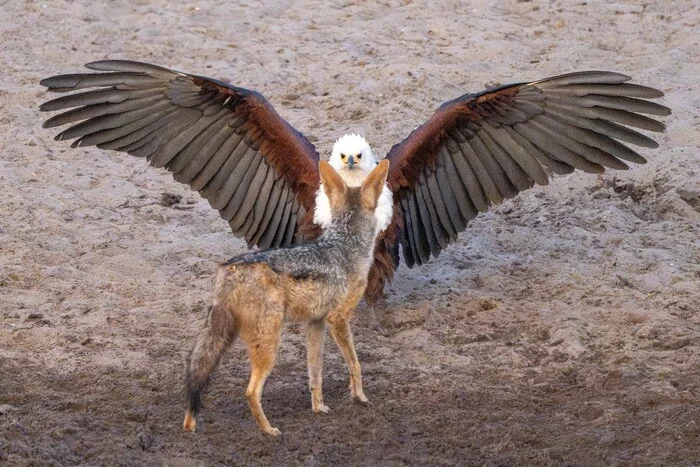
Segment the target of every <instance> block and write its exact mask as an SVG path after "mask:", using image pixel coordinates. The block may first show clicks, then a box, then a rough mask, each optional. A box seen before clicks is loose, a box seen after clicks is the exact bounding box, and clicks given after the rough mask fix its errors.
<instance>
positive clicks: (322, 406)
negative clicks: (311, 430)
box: [311, 404, 331, 413]
mask: <svg viewBox="0 0 700 467" xmlns="http://www.w3.org/2000/svg"><path fill="white" fill-rule="evenodd" d="M311 410H313V411H314V412H315V413H319V412H320V413H328V412H330V411H331V409H330V408H329V407H328V406H327V405H325V404H320V405H317V406H316V407H314V408H312V409H311Z"/></svg>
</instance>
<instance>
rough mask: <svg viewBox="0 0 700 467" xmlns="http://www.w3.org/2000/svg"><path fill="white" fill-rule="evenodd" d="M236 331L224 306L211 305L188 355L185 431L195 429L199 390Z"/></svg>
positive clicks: (199, 400)
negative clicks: (204, 322) (202, 327)
mask: <svg viewBox="0 0 700 467" xmlns="http://www.w3.org/2000/svg"><path fill="white" fill-rule="evenodd" d="M237 331H238V329H237V327H236V322H235V319H234V318H233V315H232V314H231V311H230V310H229V309H228V308H227V307H226V306H224V305H223V304H221V303H218V304H216V305H214V306H213V307H211V308H210V310H209V316H208V317H207V321H206V324H205V326H204V329H202V331H200V333H199V336H198V337H197V342H196V343H195V345H194V348H193V349H192V352H190V355H189V357H188V358H187V369H186V376H185V384H186V386H187V413H186V415H185V421H184V423H183V426H184V428H185V429H186V430H189V431H195V428H196V423H197V422H196V417H197V413H199V409H200V407H201V405H202V391H204V389H205V388H206V386H207V383H208V382H209V376H210V375H211V373H212V372H213V371H214V369H216V366H217V365H218V364H219V359H220V358H221V355H222V354H223V353H224V351H225V350H226V349H227V348H228V347H229V345H231V343H232V342H233V339H234V338H235V337H236V334H237Z"/></svg>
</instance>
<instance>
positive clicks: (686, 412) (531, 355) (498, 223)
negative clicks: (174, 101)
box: [0, 0, 700, 466]
mask: <svg viewBox="0 0 700 467" xmlns="http://www.w3.org/2000/svg"><path fill="white" fill-rule="evenodd" d="M124 3H125V4H121V2H107V1H98V2H88V1H79V0H76V1H66V0H57V1H51V2H49V1H45V2H34V1H20V0H13V1H12V0H11V1H5V2H3V4H2V8H0V24H1V31H2V38H1V40H0V65H1V66H2V69H3V72H2V75H1V76H0V131H2V138H0V141H1V142H0V153H1V156H0V190H1V196H0V213H1V214H0V216H1V217H0V313H1V315H0V316H1V321H0V463H6V464H9V465H23V464H32V465H50V464H53V465H70V464H90V465H96V464H125V465H127V464H131V465H133V464H140V465H180V466H189V465H200V464H203V465H213V464H268V463H273V464H304V465H319V464H320V465H331V464H378V463H379V462H381V463H382V464H383V465H400V464H441V465H448V464H487V465H523V464H530V465H541V464H557V465H560V464H569V465H571V464H576V465H594V464H598V465H600V464H608V465H615V464H627V465H630V464H634V465H639V464H653V465H669V464H679V465H691V464H695V465H697V464H700V347H698V342H699V340H698V338H699V337H700V309H699V308H700V287H699V285H700V266H699V263H700V240H699V235H698V232H699V229H700V182H699V180H700V159H699V157H698V152H699V151H700V149H699V147H700V131H699V125H700V117H698V108H699V107H700V85H699V83H700V58H699V57H700V55H699V52H698V50H699V48H700V24H699V21H700V11H699V9H698V2H696V1H691V0H678V1H674V2H660V1H659V2H648V3H641V2H633V1H620V2H601V1H592V0H589V1H587V2H564V1H548V2H544V1H542V2H540V1H502V2H493V1H481V0H479V1H472V2H438V3H435V2H431V3H430V5H428V4H424V3H422V2H411V1H405V2H396V1H388V2H374V1H367V2H363V1H352V0H351V1H333V2H326V3H324V6H319V5H318V4H317V3H316V2H313V1H311V0H303V1H300V2H293V3H292V2H290V3H286V2H257V1H256V2H249V3H243V2H221V3H226V4H225V5H223V6H217V5H216V4H217V3H219V2H215V1H212V0H202V1H200V2H194V1H192V2H186V3H180V2H173V3H160V2H147V1H138V2H136V1H135V2H130V3H129V5H128V6H127V5H126V2H124ZM107 57H110V58H129V59H138V60H143V61H150V62H154V63H159V64H162V65H165V66H169V67H173V68H176V69H181V70H184V71H190V72H194V73H199V74H206V75H209V76H213V77H217V78H228V79H230V80H231V81H232V82H233V83H235V84H238V85H241V86H244V87H251V88H254V89H257V90H259V91H261V92H263V93H264V94H265V95H266V96H267V97H268V98H269V99H270V100H271V101H272V102H273V104H274V105H275V106H276V108H277V109H278V111H279V112H280V113H281V114H282V115H283V116H284V117H285V118H287V119H288V120H289V121H290V122H291V123H292V124H293V125H294V126H296V127H297V128H299V129H300V130H301V131H303V132H304V133H305V134H307V135H308V136H309V138H310V139H311V140H312V141H313V142H314V143H316V144H317V146H318V147H319V149H320V150H321V152H322V154H324V156H326V157H327V154H328V153H329V151H330V147H331V145H332V142H333V141H334V139H335V138H336V137H338V136H339V135H341V134H343V133H345V132H348V131H359V132H361V133H363V134H364V135H365V136H366V137H367V138H368V139H369V140H370V142H371V143H372V144H373V145H374V148H375V150H376V152H377V153H378V154H380V155H381V154H384V153H385V152H386V151H387V150H388V149H389V148H390V147H391V145H392V144H394V143H395V142H397V141H399V140H400V139H402V138H403V137H404V136H405V135H407V134H408V132H409V131H410V130H411V129H412V128H413V127H415V126H416V125H418V124H419V123H420V122H422V121H424V120H425V119H426V118H428V117H429V115H430V114H431V112H432V111H433V110H434V109H435V108H436V107H437V106H438V105H439V104H440V103H441V102H443V101H445V100H447V99H450V98H453V97H456V96H458V95H460V94H462V93H464V92H467V91H475V90H479V89H482V88H483V86H484V83H487V82H502V83H506V82H511V81H520V80H524V79H537V78H541V77H545V76H549V75H553V74H558V73H563V72H568V71H573V70H584V69H611V70H616V71H621V72H625V73H627V74H630V75H632V76H633V77H634V78H635V80H636V82H640V83H644V84H647V85H652V86H655V87H658V88H660V89H662V90H663V91H664V92H666V93H667V95H666V97H665V98H664V99H663V100H662V103H664V104H665V105H668V106H670V107H672V108H673V111H674V114H673V116H672V117H670V118H669V119H667V123H668V131H667V132H666V133H665V134H663V135H659V136H657V139H658V141H659V142H660V144H661V147H660V148H659V149H658V150H644V151H643V154H644V155H646V156H647V157H648V159H649V163H648V164H646V165H644V166H639V167H635V168H634V169H633V170H630V171H628V172H611V173H606V174H604V175H603V176H600V177H596V176H591V175H586V174H580V173H577V174H572V175H569V176H565V177H559V178H557V179H556V180H554V181H553V183H552V184H551V185H550V186H548V187H545V188H536V189H533V190H531V191H529V192H526V193H524V194H522V195H521V196H520V197H518V198H516V199H514V200H511V201H508V202H506V203H504V204H503V205H502V206H499V207H497V208H496V209H494V210H493V212H491V213H489V214H487V215H483V216H481V217H480V218H478V219H477V220H476V221H474V222H472V224H471V225H470V227H469V228H468V229H467V231H466V232H465V233H463V234H462V235H461V236H460V239H459V241H458V242H457V243H456V244H454V245H452V246H451V247H450V248H448V249H447V250H446V251H445V252H443V254H442V255H441V256H440V258H439V259H434V260H432V261H430V263H429V264H428V265H426V266H424V267H422V268H418V269H413V270H409V269H406V268H405V267H401V268H400V269H399V271H398V273H397V279H396V281H395V282H394V284H393V285H392V286H391V287H390V288H389V289H388V297H387V300H386V302H385V303H384V304H383V308H382V318H381V319H382V322H383V324H384V326H385V327H386V330H387V335H386V336H383V335H380V334H378V333H377V332H376V331H375V330H373V329H372V328H371V327H370V326H369V321H368V320H367V317H366V314H365V313H364V311H366V310H365V307H364V305H361V306H360V309H359V312H358V316H357V318H356V320H355V321H354V327H355V334H356V340H357V348H358V352H359V357H360V361H361V362H362V363H363V368H364V373H365V392H366V393H367V395H368V397H369V399H370V401H371V402H372V405H371V406H370V407H361V406H356V405H353V404H352V403H351V401H350V398H349V395H348V390H347V375H346V369H345V366H344V364H343V362H342V358H341V356H340V354H339V352H338V351H337V349H336V348H335V346H333V345H332V343H330V342H328V343H327V349H326V365H325V396H326V403H327V404H328V405H330V406H331V412H330V413H329V414H328V415H325V416H317V415H314V414H312V412H311V410H310V400H309V393H308V390H307V388H306V367H305V365H306V362H305V349H304V330H303V328H301V327H297V326H290V327H289V330H288V332H286V334H285V337H284V341H283V346H282V349H281V353H280V358H279V363H278V365H277V367H276V368H275V371H274V372H273V374H272V376H271V378H270V380H269V381H268V384H267V385H266V388H265V393H264V397H263V399H264V400H263V405H264V406H265V408H266V411H267V414H268V416H269V417H270V419H271V420H272V422H273V424H275V425H276V426H278V427H279V428H280V429H281V430H282V432H283V433H282V436H281V437H280V438H279V439H270V438H268V437H265V436H264V435H261V434H259V432H258V431H257V428H256V426H255V424H254V422H253V420H252V418H251V415H250V413H249V411H248V408H247V405H246V401H245V398H244V392H245V385H246V382H247V377H248V364H247V358H246V355H245V350H244V347H243V346H242V345H240V344H237V345H236V346H234V348H232V350H231V351H230V352H229V353H228V354H227V356H226V357H225V359H224V361H223V362H222V365H221V367H220V370H219V372H218V373H217V376H216V378H215V380H214V381H213V383H212V385H211V390H210V392H209V393H208V396H207V399H206V407H205V409H204V412H203V421H204V430H203V432H200V433H197V434H195V435H193V434H190V433H184V432H182V430H181V422H182V415H183V411H184V394H183V385H182V380H183V362H184V358H185V355H186V353H187V351H188V350H189V348H190V346H191V345H192V342H193V335H194V333H195V331H196V330H197V329H198V328H199V326H200V324H201V322H202V320H203V317H204V314H205V310H206V305H207V303H208V301H209V295H210V292H211V288H212V272H213V269H214V266H215V264H216V263H217V262H219V261H222V260H225V259H227V258H229V257H231V256H232V255H234V254H237V253H240V252H242V251H244V250H245V245H244V243H243V242H241V241H239V240H237V239H235V238H234V237H233V236H232V235H231V234H230V233H229V232H228V226H227V224H226V223H225V222H223V221H221V220H220V219H219V218H218V215H217V214H216V212H214V211H212V210H211V209H210V208H209V207H208V205H207V204H206V203H205V202H203V201H201V200H200V199H199V198H198V195H196V194H195V193H191V192H189V191H188V190H187V188H186V187H184V186H181V185H179V184H177V183H175V182H173V181H172V180H171V178H170V176H169V175H167V174H166V173H164V172H162V171H158V170H154V169H152V168H149V167H147V165H146V164H144V163H143V161H140V160H137V159H135V158H131V157H129V156H127V155H124V154H119V153H107V152H104V151H99V150H96V149H94V148H88V149H75V150H72V149H70V148H69V147H68V144H66V143H58V142H54V141H53V140H52V137H53V134H54V132H52V131H47V130H42V129H41V128H40V126H41V122H42V120H43V119H44V118H46V115H40V113H39V112H38V110H37V106H38V104H39V103H40V102H42V101H44V100H46V99H47V98H48V97H50V96H47V95H46V94H45V93H44V91H43V90H42V88H41V87H40V86H39V84H38V81H39V79H41V78H43V77H46V76H49V75H52V74H56V73H59V72H71V71H77V70H80V69H81V66H82V64H83V63H85V62H88V61H91V60H97V59H103V58H107ZM171 195H177V196H181V197H182V198H181V200H180V201H179V202H175V203H173V202H172V200H173V196H171ZM177 196H176V197H175V198H177ZM168 199H169V200H171V201H170V202H166V201H167V200H168Z"/></svg>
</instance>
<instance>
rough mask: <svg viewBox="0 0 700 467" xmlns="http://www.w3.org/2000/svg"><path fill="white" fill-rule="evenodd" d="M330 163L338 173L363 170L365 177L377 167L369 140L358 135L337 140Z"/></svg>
mask: <svg viewBox="0 0 700 467" xmlns="http://www.w3.org/2000/svg"><path fill="white" fill-rule="evenodd" d="M328 163H329V164H330V165H331V167H333V168H334V169H335V170H336V171H338V172H340V171H345V170H354V169H362V170H361V172H364V173H365V175H366V174H368V173H369V172H371V171H372V169H374V167H375V166H376V165H377V161H376V160H375V159H374V154H373V153H372V148H370V147H369V144H367V140H365V139H364V138H363V137H362V136H360V135H356V134H350V135H345V136H342V137H340V138H338V139H337V140H336V142H335V143H334V144H333V151H332V152H331V157H330V159H328ZM341 176H342V175H341Z"/></svg>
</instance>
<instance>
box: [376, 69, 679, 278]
mask: <svg viewBox="0 0 700 467" xmlns="http://www.w3.org/2000/svg"><path fill="white" fill-rule="evenodd" d="M628 80H630V78H629V77H627V76H624V75H621V74H617V73H611V72H602V71H587V72H580V73H571V74H566V75H561V76H556V77H553V78H547V79H543V80H540V81H534V82H530V83H518V84H510V85H506V86H500V87H497V88H493V89H488V90H486V91H484V92H481V93H477V94H465V95H463V96H461V97H458V98H457V99H454V100H452V101H449V102H446V103H445V104H443V105H442V106H441V107H440V108H439V109H438V111H437V112H436V113H435V114H434V115H433V116H432V117H431V118H430V119H429V120H428V121H427V122H426V123H425V124H423V125H421V126H420V127H418V128H416V129H415V130H414V131H413V132H412V133H411V134H410V135H409V136H408V137H407V138H406V139H405V140H404V141H402V142H401V143H399V144H397V145H396V146H394V147H393V148H392V149H391V150H390V151H389V154H388V155H387V158H388V159H389V160H390V161H391V170H390V172H389V177H388V184H389V187H390V188H391V189H392V190H393V191H394V199H395V202H396V204H395V218H394V222H393V224H392V225H391V226H390V228H389V229H388V230H387V232H386V236H385V240H384V242H385V244H384V245H382V247H383V248H384V249H386V252H387V255H390V256H391V257H392V259H393V262H394V265H395V266H397V265H398V261H399V256H398V243H400V244H401V245H402V250H403V257H404V260H405V262H406V264H407V265H408V266H409V267H411V266H413V265H414V264H422V263H425V262H426V261H427V260H428V259H429V257H430V255H431V254H432V255H433V256H435V257H437V256H438V254H439V253H440V251H441V250H442V249H443V248H445V247H446V246H447V244H448V243H450V242H452V241H454V240H455V239H456V238H457V234H458V233H459V232H461V231H462V230H464V229H465V227H466V225H467V222H468V221H469V220H471V219H473V218H474V217H476V215H477V214H478V213H479V212H485V211H487V210H488V209H489V206H491V205H492V204H500V203H501V202H502V201H503V200H504V199H506V198H511V197H513V196H515V195H516V194H518V193H519V192H521V191H523V190H526V189H528V188H530V187H532V186H533V185H534V184H535V183H537V184H539V185H546V184H547V183H548V178H549V174H550V173H552V172H553V173H556V174H566V173H570V172H573V171H574V169H581V170H583V171H585V172H593V173H600V172H603V171H604V170H605V168H606V167H610V168H614V169H627V168H628V166H627V164H626V163H625V162H624V161H627V162H633V163H637V164H643V163H645V162H646V160H645V159H644V158H643V157H642V156H640V155H639V154H637V153H636V152H635V151H633V150H632V149H630V148H629V147H627V146H626V145H625V144H623V143H622V142H624V143H630V144H634V145H637V146H642V147H647V148H656V147H658V145H657V143H656V142H655V141H653V140H652V139H650V138H648V137H647V136H645V135H643V134H641V133H639V132H637V131H635V130H632V129H630V128H629V127H634V128H640V129H643V130H648V131H654V132H661V131H663V130H664V128H665V127H664V125H663V124H662V123H660V122H658V121H656V120H653V119H651V118H649V117H645V116H643V115H640V114H651V115H660V116H664V115H669V114H670V113H671V111H670V109H668V108H666V107H664V106H661V105H659V104H655V103H652V102H649V101H647V100H645V99H652V98H658V97H661V96H662V95H663V93H662V92H661V91H658V90H656V89H652V88H648V87H644V86H638V85H635V84H627V83H626V82H627V81H628Z"/></svg>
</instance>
